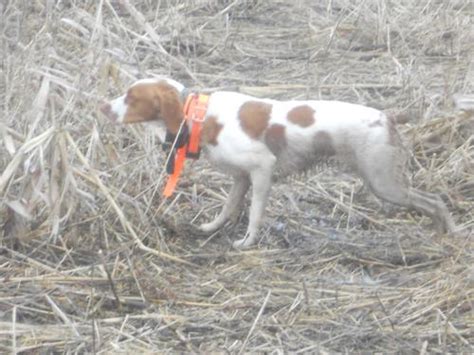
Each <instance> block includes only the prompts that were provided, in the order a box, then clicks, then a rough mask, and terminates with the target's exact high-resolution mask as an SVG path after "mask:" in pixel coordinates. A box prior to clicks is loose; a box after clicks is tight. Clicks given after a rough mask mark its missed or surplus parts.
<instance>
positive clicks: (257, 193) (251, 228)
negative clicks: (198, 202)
mask: <svg viewBox="0 0 474 355" xmlns="http://www.w3.org/2000/svg"><path fill="white" fill-rule="evenodd" d="M271 177H272V167H270V168H260V169H257V170H255V171H252V172H251V174H250V178H251V180H252V203H251V205H250V215H249V225H248V228H247V233H246V234H245V237H244V238H243V239H240V240H237V241H235V242H234V244H233V245H234V247H235V248H245V247H249V246H251V245H253V244H254V243H255V241H256V239H257V235H258V231H259V228H260V224H261V222H262V219H263V215H264V212H265V206H266V204H267V200H268V195H269V193H270V187H271V180H272V179H271Z"/></svg>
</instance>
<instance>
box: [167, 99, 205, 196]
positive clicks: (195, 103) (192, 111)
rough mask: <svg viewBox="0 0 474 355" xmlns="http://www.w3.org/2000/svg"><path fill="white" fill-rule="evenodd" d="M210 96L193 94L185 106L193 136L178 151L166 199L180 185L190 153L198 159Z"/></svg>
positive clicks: (168, 182) (185, 115)
mask: <svg viewBox="0 0 474 355" xmlns="http://www.w3.org/2000/svg"><path fill="white" fill-rule="evenodd" d="M208 102H209V96H208V95H201V94H191V95H189V96H188V97H187V99H186V102H185V104H184V108H183V111H184V119H185V120H186V121H187V122H186V123H188V124H189V122H190V121H191V124H192V126H191V134H190V137H189V141H188V143H187V144H186V145H185V146H183V147H181V148H179V149H178V150H177V151H176V156H175V161H174V170H173V174H171V175H170V177H169V178H168V181H167V182H166V186H165V189H164V190H163V196H164V197H170V196H171V195H172V194H173V192H174V190H175V188H176V185H177V183H178V180H179V176H180V175H181V172H182V170H183V168H184V160H185V159H186V154H187V153H188V154H189V155H190V156H191V157H195V158H197V157H198V154H199V141H200V139H201V131H202V123H203V122H204V117H205V116H206V111H207V105H208Z"/></svg>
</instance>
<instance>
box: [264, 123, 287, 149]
mask: <svg viewBox="0 0 474 355" xmlns="http://www.w3.org/2000/svg"><path fill="white" fill-rule="evenodd" d="M265 144H266V145H267V147H268V149H270V151H271V152H272V153H273V154H275V155H276V156H278V155H279V154H280V152H281V151H282V150H283V149H285V148H286V146H287V141H286V136H285V126H283V125H281V124H278V123H275V124H272V125H271V126H270V127H268V129H267V130H266V132H265Z"/></svg>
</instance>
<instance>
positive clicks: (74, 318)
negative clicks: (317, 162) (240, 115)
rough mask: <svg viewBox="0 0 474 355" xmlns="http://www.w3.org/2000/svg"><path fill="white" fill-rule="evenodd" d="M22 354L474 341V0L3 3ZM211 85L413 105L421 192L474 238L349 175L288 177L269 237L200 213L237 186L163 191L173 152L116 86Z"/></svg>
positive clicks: (11, 338)
mask: <svg viewBox="0 0 474 355" xmlns="http://www.w3.org/2000/svg"><path fill="white" fill-rule="evenodd" d="M0 15H1V21H0V51H1V67H0V73H1V76H0V107H1V111H0V112H1V114H0V115H1V116H0V228H1V231H0V352H1V353H7V352H8V353H33V354H35V353H41V354H46V353H133V352H135V353H154V352H157V353H177V352H179V353H208V352H219V353H220V352H222V353H224V352H229V353H253V352H258V353H260V352H262V353H263V352H265V353H274V354H277V353H278V354H280V353H302V352H305V353H334V352H346V353H352V352H383V353H387V352H388V353H391V352H400V353H422V354H426V353H447V352H450V353H463V352H464V353H471V352H472V351H473V350H474V349H473V343H474V333H473V329H474V272H473V271H474V270H473V265H474V257H473V252H474V243H473V235H474V61H473V58H474V28H473V27H474V26H473V17H474V3H473V2H472V1H471V0H421V1H414V0H400V1H384V0H367V1H356V0H318V1H311V0H299V1H293V2H292V1H282V0H268V1H263V0H262V1H259V0H248V1H246V0H236V1H231V0H222V1H204V0H203V1H200V0H192V1H184V0H174V1H171V0H167V1H165V0H162V1H151V0H134V1H131V0H98V1H96V0H62V1H60V0H58V1H54V0H53V1H49V0H44V1H43V0H36V1H23V0H2V2H1V3H0ZM153 75H167V76H171V77H173V78H174V79H176V80H178V81H181V82H182V83H184V84H186V85H187V86H189V87H190V88H193V89H196V90H206V91H212V90H215V89H218V88H225V89H229V90H236V91H241V92H244V93H248V94H252V95H255V96H259V97H271V98H277V99H283V98H291V99H306V98H315V99H337V100H347V101H351V102H356V103H363V104H367V105H371V106H373V107H376V108H379V109H383V110H387V111H391V112H396V113H400V114H402V115H403V116H404V117H406V120H405V121H406V122H404V123H400V124H399V129H400V131H401V132H402V134H403V137H404V140H405V141H406V145H407V147H409V149H410V151H411V152H412V154H411V158H410V179H411V181H412V182H413V185H414V186H417V187H420V188H423V189H425V190H429V191H432V192H436V193H439V194H440V195H441V197H442V198H443V200H444V201H445V202H446V203H447V205H448V207H449V209H450V211H451V212H452V214H453V218H454V219H455V222H456V225H457V226H459V232H458V233H457V235H455V236H446V235H437V234H436V233H435V232H434V228H433V227H432V226H431V225H430V221H429V219H427V218H425V217H423V216H421V215H419V214H417V213H415V212H412V211H407V210H405V209H398V208H391V207H392V206H386V205H382V204H381V203H380V201H379V200H377V199H376V198H374V197H373V196H372V195H371V194H370V193H368V192H367V191H365V189H362V188H361V187H362V184H361V181H360V180H359V179H358V178H357V177H355V176H354V175H352V174H351V173H350V172H347V171H344V170H342V171H341V170H338V169H334V168H333V167H330V166H328V167H326V166H322V167H321V168H318V169H315V170H314V171H311V172H309V173H308V174H306V176H295V177H291V178H289V179H286V180H284V181H281V182H279V183H277V184H275V186H274V188H273V190H272V195H271V198H270V201H269V206H268V208H267V216H266V219H265V223H264V227H263V229H262V233H261V239H260V241H259V244H258V246H256V247H254V248H252V249H250V250H246V251H239V250H235V249H232V247H231V245H232V240H235V239H237V238H238V237H239V236H240V235H242V234H243V233H244V232H245V228H246V221H247V212H246V211H244V212H243V213H242V216H241V217H240V221H239V223H237V224H235V225H228V226H226V227H225V228H224V229H223V230H221V231H219V232H218V233H215V234H213V235H211V236H204V235H201V234H200V233H197V232H196V229H195V226H196V225H197V224H199V223H200V222H202V221H207V220H210V219H211V218H212V217H213V216H215V214H216V213H217V211H218V209H219V208H220V207H221V206H222V202H223V200H224V198H225V196H226V191H228V189H229V186H230V183H229V179H228V178H227V177H226V176H225V175H222V174H221V173H219V172H216V171H215V170H213V169H211V167H210V166H209V165H208V164H207V162H206V161H205V160H203V159H201V160H199V161H197V162H196V163H194V164H192V165H188V166H187V168H186V172H185V176H184V177H183V179H182V180H181V182H180V186H179V189H178V191H177V194H176V195H175V197H174V198H172V199H171V200H163V199H162V197H161V193H160V192H161V188H162V185H163V182H164V177H165V174H164V160H165V155H164V153H163V151H162V149H161V147H160V144H159V142H158V141H157V139H156V138H155V137H154V136H153V135H152V134H151V133H150V132H148V131H146V130H144V129H143V128H142V127H138V126H127V127H122V126H113V125H110V123H109V122H107V120H105V119H104V118H103V117H102V116H101V115H100V114H99V112H98V109H97V106H98V102H99V100H100V99H102V98H105V97H112V96H115V95H117V94H119V93H121V92H123V90H124V88H125V87H126V86H127V85H128V84H129V83H130V82H132V81H133V80H135V79H137V78H144V77H149V76H153Z"/></svg>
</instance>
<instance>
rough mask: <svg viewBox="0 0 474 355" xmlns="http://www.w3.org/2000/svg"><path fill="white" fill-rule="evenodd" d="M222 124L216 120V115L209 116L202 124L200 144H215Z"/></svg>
mask: <svg viewBox="0 0 474 355" xmlns="http://www.w3.org/2000/svg"><path fill="white" fill-rule="evenodd" d="M222 127H224V126H223V125H222V124H220V123H219V122H217V117H216V116H209V117H207V118H206V120H205V121H204V123H203V124H202V131H201V145H205V144H211V145H217V136H218V135H219V133H220V132H221V129H222Z"/></svg>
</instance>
